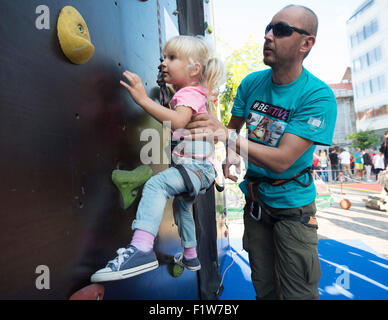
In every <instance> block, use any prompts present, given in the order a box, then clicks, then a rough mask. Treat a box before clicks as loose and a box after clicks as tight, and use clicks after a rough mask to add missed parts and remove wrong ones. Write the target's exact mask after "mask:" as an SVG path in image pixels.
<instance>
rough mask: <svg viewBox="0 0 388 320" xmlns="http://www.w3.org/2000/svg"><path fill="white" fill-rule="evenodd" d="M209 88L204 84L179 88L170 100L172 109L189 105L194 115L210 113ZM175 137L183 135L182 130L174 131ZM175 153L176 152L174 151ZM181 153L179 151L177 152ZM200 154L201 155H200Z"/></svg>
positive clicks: (209, 159)
mask: <svg viewBox="0 0 388 320" xmlns="http://www.w3.org/2000/svg"><path fill="white" fill-rule="evenodd" d="M207 93H208V92H207V89H206V88H205V87H204V86H198V87H194V86H188V87H184V88H182V89H180V90H178V91H177V92H176V93H175V94H174V96H173V97H172V99H171V101H170V105H171V108H172V109H174V110H175V109H176V107H177V106H185V107H189V108H191V109H192V110H193V115H196V114H201V113H208V110H207V103H208V98H207ZM173 137H174V138H178V139H179V138H180V137H182V131H181V130H175V131H173ZM174 153H175V152H174ZM176 154H179V153H176ZM198 156H200V155H198ZM207 160H208V161H210V162H211V163H212V164H213V165H214V160H213V159H212V158H210V157H208V158H207Z"/></svg>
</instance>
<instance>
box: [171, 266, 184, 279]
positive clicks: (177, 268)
mask: <svg viewBox="0 0 388 320" xmlns="http://www.w3.org/2000/svg"><path fill="white" fill-rule="evenodd" d="M183 271H185V268H184V267H182V266H180V265H179V264H174V266H173V267H172V275H173V277H175V278H178V277H180V276H181V275H182V273H183Z"/></svg>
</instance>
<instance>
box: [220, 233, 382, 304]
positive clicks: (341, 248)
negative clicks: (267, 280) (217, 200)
mask: <svg viewBox="0 0 388 320" xmlns="http://www.w3.org/2000/svg"><path fill="white" fill-rule="evenodd" d="M345 242H346V243H345ZM318 252H319V257H320V262H321V269H322V276H321V280H320V282H319V292H320V299H321V300H387V299H388V260H387V259H384V258H383V257H381V256H380V255H378V254H377V253H376V252H373V250H371V249H370V248H369V247H368V246H367V245H365V244H364V243H363V242H362V241H359V240H347V241H344V242H338V241H335V240H330V239H321V240H320V241H319V244H318ZM221 276H223V285H224V291H223V293H222V295H221V299H222V300H254V299H255V297H256V294H255V291H254V288H253V285H252V282H251V273H250V268H249V261H248V254H247V252H245V251H243V250H242V242H241V239H230V250H229V251H228V253H227V256H226V257H225V259H224V262H223V264H222V266H221Z"/></svg>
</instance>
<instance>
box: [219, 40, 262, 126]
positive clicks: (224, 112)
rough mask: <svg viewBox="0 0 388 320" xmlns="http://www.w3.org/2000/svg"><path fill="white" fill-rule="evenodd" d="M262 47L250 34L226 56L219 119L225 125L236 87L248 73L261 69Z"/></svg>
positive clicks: (228, 117)
mask: <svg viewBox="0 0 388 320" xmlns="http://www.w3.org/2000/svg"><path fill="white" fill-rule="evenodd" d="M262 61H263V56H262V47H261V46H260V45H259V43H258V42H256V41H254V40H253V37H252V36H250V37H249V40H248V42H247V43H245V44H244V45H243V46H242V47H241V48H239V49H236V50H234V51H233V52H232V54H231V55H230V56H229V57H227V58H226V60H225V66H226V71H227V76H226V85H225V90H223V92H222V93H221V96H220V113H221V121H222V123H223V124H224V125H227V124H228V123H229V121H230V118H231V116H232V115H231V113H230V111H231V109H232V106H233V101H234V98H235V97H236V93H237V88H238V86H239V85H240V83H241V81H242V79H244V78H245V77H246V76H247V75H248V74H249V73H251V72H254V71H258V70H260V69H263V66H264V64H263V62H262Z"/></svg>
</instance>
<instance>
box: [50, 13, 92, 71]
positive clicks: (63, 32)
mask: <svg viewBox="0 0 388 320" xmlns="http://www.w3.org/2000/svg"><path fill="white" fill-rule="evenodd" d="M57 32H58V39H59V43H60V45H61V48H62V51H63V53H64V54H65V56H66V57H67V58H69V60H70V61H71V62H73V63H75V64H84V63H86V62H88V61H89V60H90V58H91V57H92V56H93V54H94V46H93V44H92V42H91V41H90V34H89V29H88V26H87V25H86V23H85V20H84V19H83V18H82V16H81V14H80V13H79V12H78V11H77V9H75V8H73V7H71V6H66V7H64V8H62V10H61V12H60V14H59V18H58V23H57Z"/></svg>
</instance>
